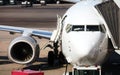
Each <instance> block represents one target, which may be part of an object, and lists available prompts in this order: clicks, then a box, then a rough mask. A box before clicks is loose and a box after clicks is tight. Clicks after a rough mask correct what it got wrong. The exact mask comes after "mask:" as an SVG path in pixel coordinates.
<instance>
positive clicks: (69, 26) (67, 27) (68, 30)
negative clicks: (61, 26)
mask: <svg viewBox="0 0 120 75" xmlns="http://www.w3.org/2000/svg"><path fill="white" fill-rule="evenodd" d="M71 30H72V25H70V24H68V25H67V26H66V32H67V33H68V32H70V31H71Z"/></svg>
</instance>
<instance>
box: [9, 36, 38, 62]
mask: <svg viewBox="0 0 120 75" xmlns="http://www.w3.org/2000/svg"><path fill="white" fill-rule="evenodd" d="M8 57H9V59H10V60H12V61H13V62H15V63H18V64H28V63H32V62H34V61H35V60H36V59H37V58H38V57H39V45H38V44H37V41H36V40H35V39H34V38H32V37H29V36H21V37H17V38H15V39H14V40H13V41H12V42H11V43H10V46H9V50H8Z"/></svg>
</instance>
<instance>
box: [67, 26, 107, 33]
mask: <svg viewBox="0 0 120 75" xmlns="http://www.w3.org/2000/svg"><path fill="white" fill-rule="evenodd" d="M71 31H77V32H78V31H86V32H89V31H94V32H98V31H99V32H102V33H105V31H106V29H105V27H104V25H71V24H68V25H67V26H66V32H67V33H69V32H71Z"/></svg>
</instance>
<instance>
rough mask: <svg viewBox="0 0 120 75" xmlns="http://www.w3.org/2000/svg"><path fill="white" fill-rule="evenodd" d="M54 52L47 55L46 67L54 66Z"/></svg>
mask: <svg viewBox="0 0 120 75" xmlns="http://www.w3.org/2000/svg"><path fill="white" fill-rule="evenodd" d="M54 56H55V55H54V52H53V51H49V53H48V65H50V66H53V65H54V59H55V58H54Z"/></svg>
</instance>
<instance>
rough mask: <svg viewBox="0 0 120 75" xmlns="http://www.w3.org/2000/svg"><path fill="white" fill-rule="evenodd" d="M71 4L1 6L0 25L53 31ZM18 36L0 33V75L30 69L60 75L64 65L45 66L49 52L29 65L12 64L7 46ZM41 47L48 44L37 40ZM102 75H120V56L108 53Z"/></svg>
mask: <svg viewBox="0 0 120 75" xmlns="http://www.w3.org/2000/svg"><path fill="white" fill-rule="evenodd" d="M72 5H73V4H48V5H47V6H40V5H39V4H37V5H33V7H27V8H26V7H21V5H8V6H0V25H10V26H19V27H27V28H34V29H42V30H47V31H53V30H54V29H55V28H56V24H57V17H56V15H57V14H59V15H60V16H62V15H64V13H65V12H66V10H67V9H68V8H69V7H70V6H72ZM18 36H21V34H15V35H10V34H9V33H8V32H4V31H0V75H11V72H12V71H13V70H20V69H23V68H24V69H31V70H37V71H42V72H44V75H63V73H64V72H65V69H66V65H63V66H53V67H51V66H48V64H47V54H48V51H49V50H51V49H49V48H46V49H45V50H41V51H40V56H39V59H37V61H36V62H35V63H33V64H32V65H29V66H28V65H20V64H16V63H14V62H11V61H10V60H9V59H8V57H7V52H8V51H7V50H8V47H9V43H10V42H11V41H12V40H13V39H14V38H16V37H18ZM35 38H36V40H37V41H38V43H39V45H40V47H42V46H43V45H45V44H46V43H47V42H48V40H46V39H38V38H37V37H35ZM68 71H72V65H70V64H69V65H68ZM102 75H120V55H118V54H116V53H115V52H112V53H110V55H109V58H108V59H107V60H106V62H104V64H103V74H102Z"/></svg>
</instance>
